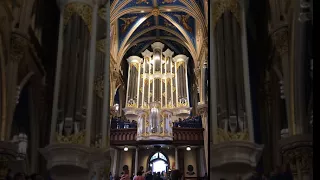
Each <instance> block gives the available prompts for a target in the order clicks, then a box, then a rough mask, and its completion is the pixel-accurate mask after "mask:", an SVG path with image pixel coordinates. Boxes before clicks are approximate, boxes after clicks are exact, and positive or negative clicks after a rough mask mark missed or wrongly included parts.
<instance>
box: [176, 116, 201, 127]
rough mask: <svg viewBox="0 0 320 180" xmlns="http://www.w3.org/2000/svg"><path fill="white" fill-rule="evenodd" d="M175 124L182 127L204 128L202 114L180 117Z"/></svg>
mask: <svg viewBox="0 0 320 180" xmlns="http://www.w3.org/2000/svg"><path fill="white" fill-rule="evenodd" d="M173 126H174V127H182V128H202V120H201V116H192V117H189V118H187V119H183V120H182V119H181V118H179V120H178V121H176V122H174V123H173Z"/></svg>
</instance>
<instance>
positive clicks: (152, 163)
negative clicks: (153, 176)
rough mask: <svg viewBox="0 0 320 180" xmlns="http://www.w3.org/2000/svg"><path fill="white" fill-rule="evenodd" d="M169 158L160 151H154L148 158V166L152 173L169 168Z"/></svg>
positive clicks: (166, 170) (165, 170)
mask: <svg viewBox="0 0 320 180" xmlns="http://www.w3.org/2000/svg"><path fill="white" fill-rule="evenodd" d="M169 167H170V166H169V160H168V158H167V156H166V155H164V154H163V153H162V152H156V153H154V154H152V156H150V158H149V168H150V170H151V171H152V173H158V172H160V173H162V172H165V173H167V172H168V170H169Z"/></svg>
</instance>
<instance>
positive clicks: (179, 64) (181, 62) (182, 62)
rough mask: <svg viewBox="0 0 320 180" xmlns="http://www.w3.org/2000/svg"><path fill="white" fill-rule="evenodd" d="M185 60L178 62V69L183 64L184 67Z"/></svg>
mask: <svg viewBox="0 0 320 180" xmlns="http://www.w3.org/2000/svg"><path fill="white" fill-rule="evenodd" d="M184 64H185V63H184V61H179V62H177V66H176V68H177V69H178V68H179V67H180V66H181V65H183V67H184Z"/></svg>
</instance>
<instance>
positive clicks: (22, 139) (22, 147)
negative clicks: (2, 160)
mask: <svg viewBox="0 0 320 180" xmlns="http://www.w3.org/2000/svg"><path fill="white" fill-rule="evenodd" d="M18 142H19V143H18V147H19V148H18V152H19V153H20V154H24V155H25V154H27V148H28V136H27V135H26V134H25V133H19V135H18Z"/></svg>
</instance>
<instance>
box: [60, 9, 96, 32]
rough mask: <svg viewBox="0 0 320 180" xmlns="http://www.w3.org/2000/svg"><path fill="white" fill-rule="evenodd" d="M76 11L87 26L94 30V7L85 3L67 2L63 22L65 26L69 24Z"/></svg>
mask: <svg viewBox="0 0 320 180" xmlns="http://www.w3.org/2000/svg"><path fill="white" fill-rule="evenodd" d="M74 13H76V14H77V15H79V16H80V17H81V19H82V20H83V21H84V23H85V24H86V26H87V27H88V29H89V32H91V30H92V22H91V21H92V7H90V6H89V5H87V4H85V3H70V4H67V5H66V7H65V9H64V17H63V24H64V26H66V25H68V23H69V21H70V19H71V17H72V15H73V14H74Z"/></svg>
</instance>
